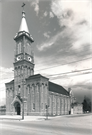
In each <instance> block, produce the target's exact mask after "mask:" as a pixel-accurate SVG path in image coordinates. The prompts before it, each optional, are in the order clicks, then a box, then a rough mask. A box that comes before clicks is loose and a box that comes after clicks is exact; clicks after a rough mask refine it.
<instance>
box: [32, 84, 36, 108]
mask: <svg viewBox="0 0 92 135" xmlns="http://www.w3.org/2000/svg"><path fill="white" fill-rule="evenodd" d="M32 109H33V110H35V87H34V85H33V86H32Z"/></svg>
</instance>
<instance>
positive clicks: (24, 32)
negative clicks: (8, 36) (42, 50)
mask: <svg viewBox="0 0 92 135" xmlns="http://www.w3.org/2000/svg"><path fill="white" fill-rule="evenodd" d="M23 35H25V36H26V37H27V38H29V40H30V41H31V42H34V39H33V37H32V35H30V32H29V29H28V26H27V22H26V18H25V11H22V20H21V24H20V28H19V31H18V33H16V35H15V37H14V40H17V39H18V38H19V37H20V36H23Z"/></svg>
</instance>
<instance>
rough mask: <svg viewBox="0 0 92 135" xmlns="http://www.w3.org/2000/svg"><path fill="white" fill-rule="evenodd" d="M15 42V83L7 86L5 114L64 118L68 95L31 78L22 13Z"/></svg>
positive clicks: (68, 106) (43, 79)
mask: <svg viewBox="0 0 92 135" xmlns="http://www.w3.org/2000/svg"><path fill="white" fill-rule="evenodd" d="M14 40H15V42H16V51H15V56H14V58H15V61H14V80H12V81H11V82H8V83H6V84H5V85H6V114H17V115H21V114H22V112H23V111H24V114H25V115H46V110H48V114H49V115H64V114H69V113H70V110H71V94H70V91H67V90H66V89H64V88H63V87H62V86H60V85H57V84H55V83H52V82H50V81H49V78H46V77H45V76H42V75H41V74H36V75H34V55H33V52H32V42H34V40H33V38H32V36H31V35H30V33H29V30H28V26H27V22H26V19H25V12H24V11H23V12H22V21H21V25H20V29H19V31H18V33H17V34H16V36H15V38H14Z"/></svg>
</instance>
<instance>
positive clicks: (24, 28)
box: [19, 11, 29, 33]
mask: <svg viewBox="0 0 92 135" xmlns="http://www.w3.org/2000/svg"><path fill="white" fill-rule="evenodd" d="M21 31H25V32H27V33H29V29H28V26H27V22H26V18H25V11H23V12H22V20H21V24H20V28H19V32H21Z"/></svg>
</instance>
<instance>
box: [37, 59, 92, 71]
mask: <svg viewBox="0 0 92 135" xmlns="http://www.w3.org/2000/svg"><path fill="white" fill-rule="evenodd" d="M90 58H92V57H89V58H85V59H82V60H78V61H73V62H69V63H66V64H62V65H59V66H52V67H49V68H42V69H39V70H36V71H41V70H46V69H50V68H54V67H60V66H65V65H68V64H72V63H77V62H80V61H84V60H87V59H90Z"/></svg>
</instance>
